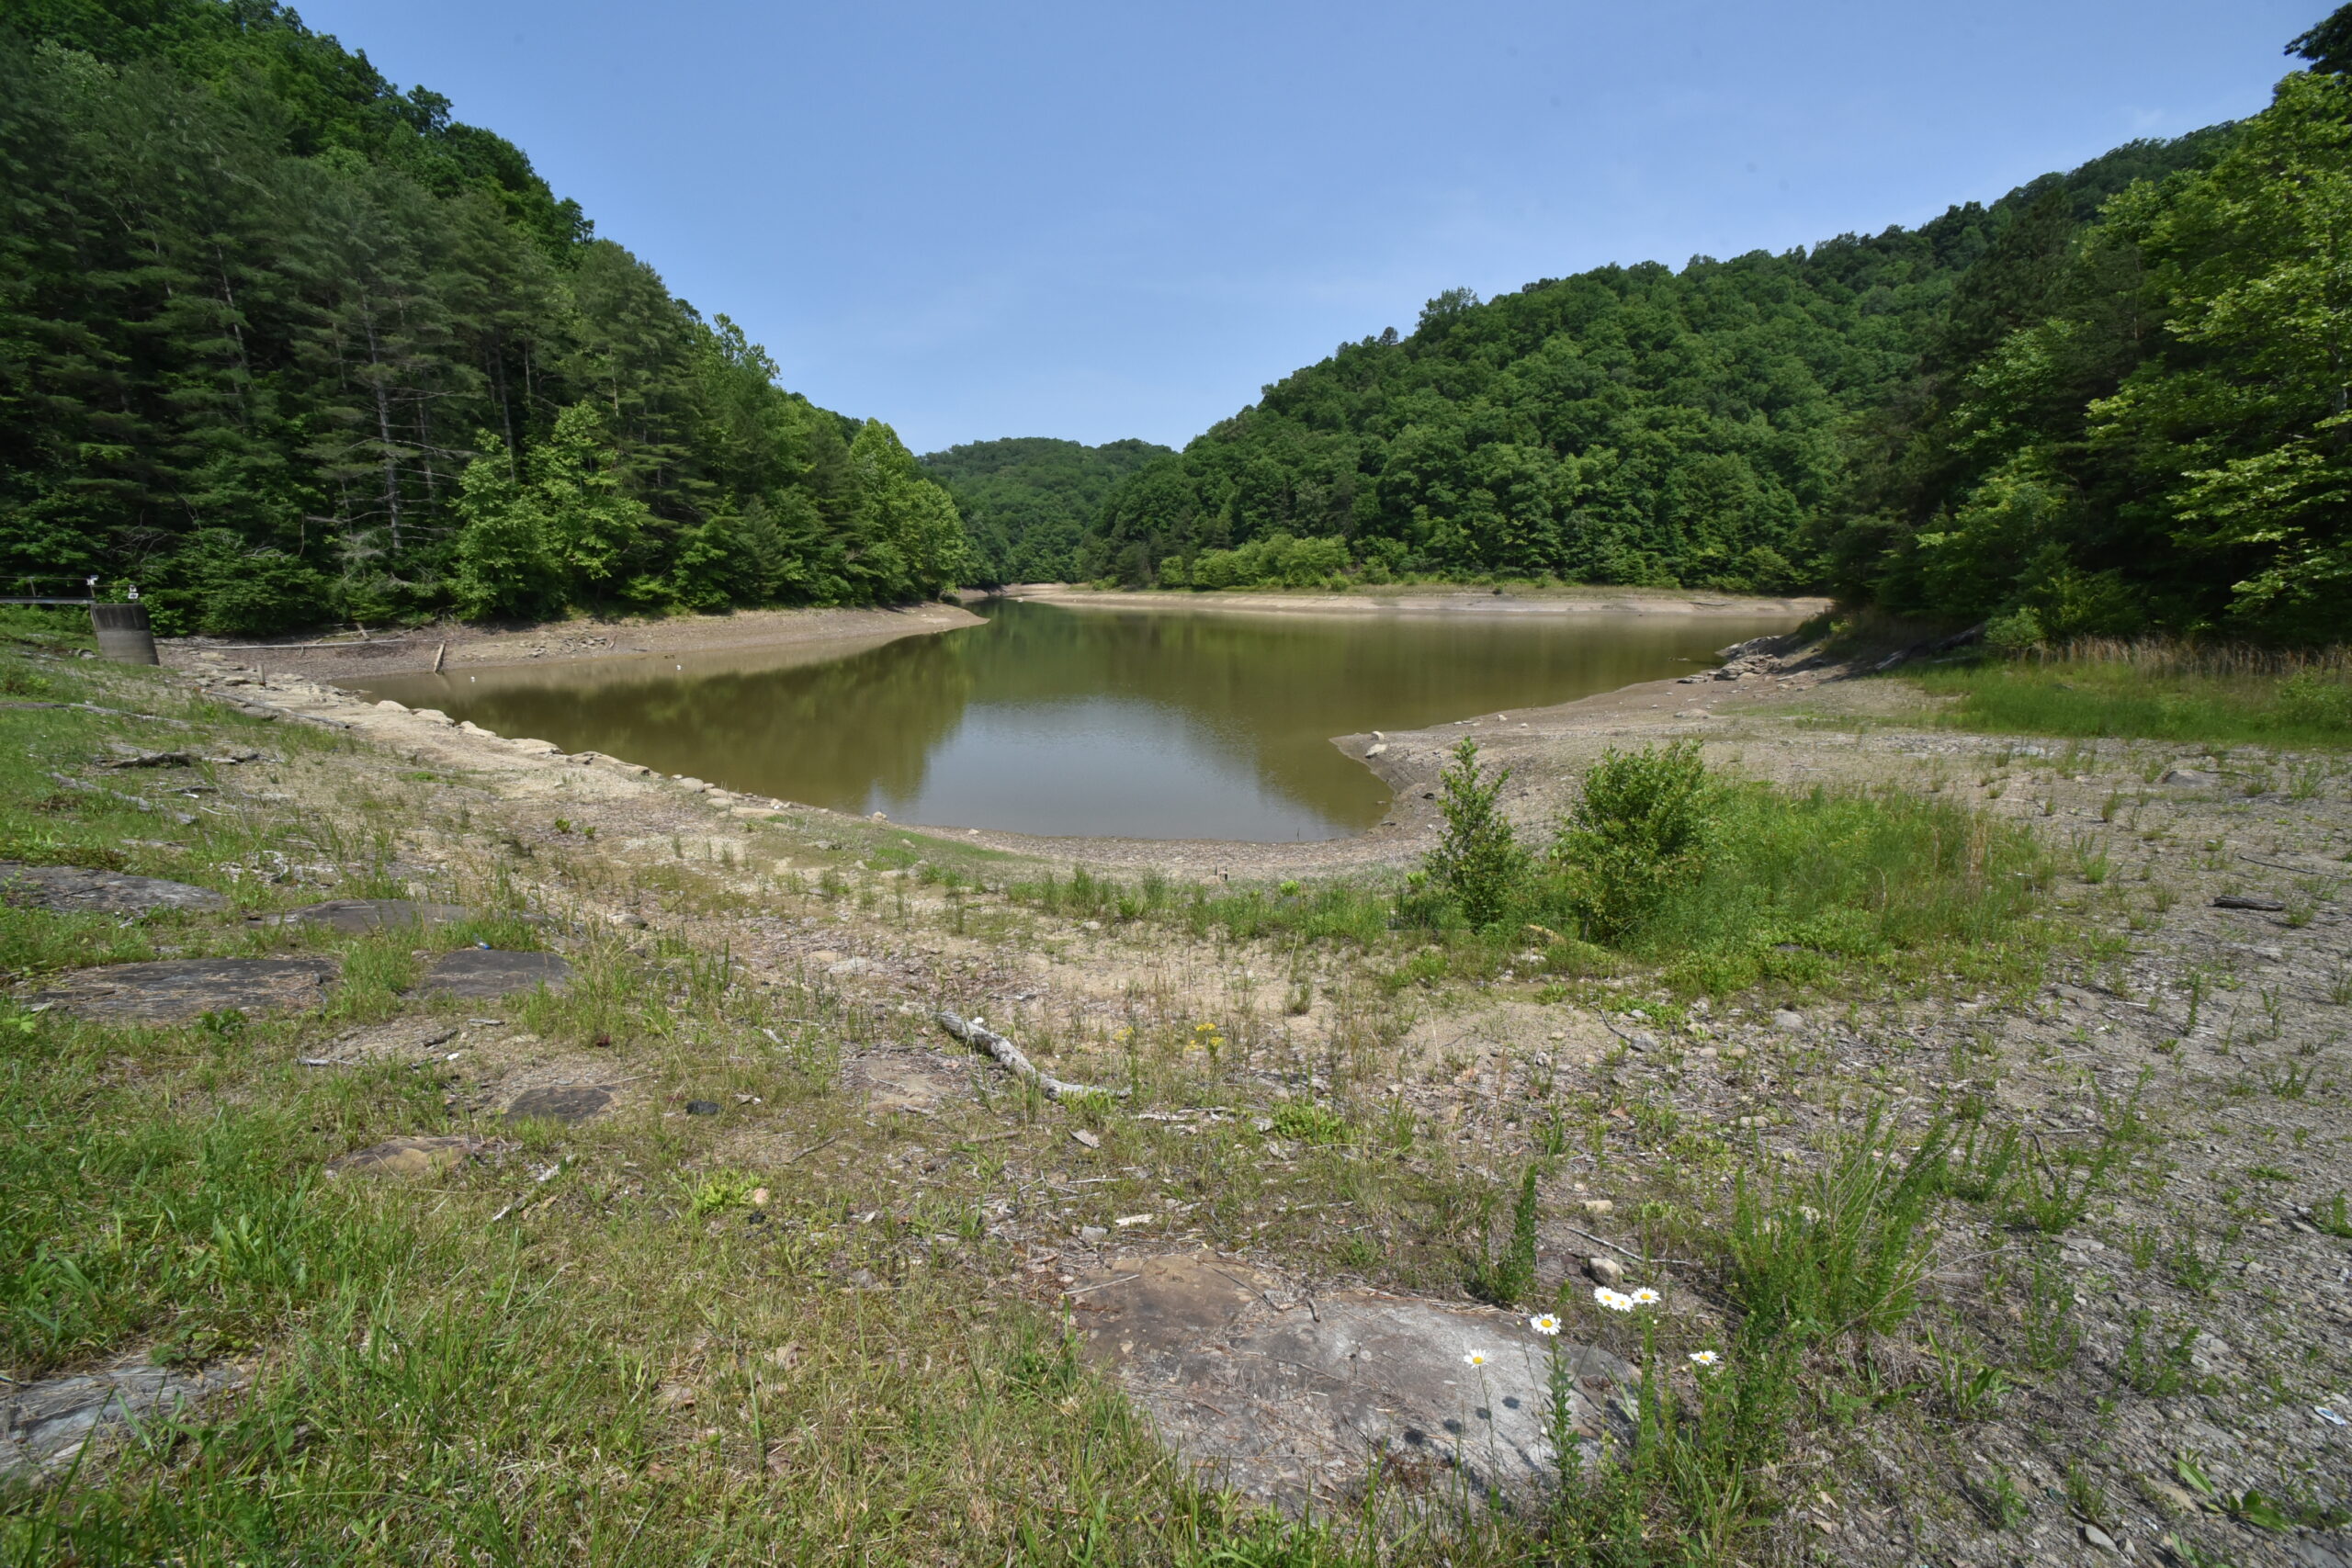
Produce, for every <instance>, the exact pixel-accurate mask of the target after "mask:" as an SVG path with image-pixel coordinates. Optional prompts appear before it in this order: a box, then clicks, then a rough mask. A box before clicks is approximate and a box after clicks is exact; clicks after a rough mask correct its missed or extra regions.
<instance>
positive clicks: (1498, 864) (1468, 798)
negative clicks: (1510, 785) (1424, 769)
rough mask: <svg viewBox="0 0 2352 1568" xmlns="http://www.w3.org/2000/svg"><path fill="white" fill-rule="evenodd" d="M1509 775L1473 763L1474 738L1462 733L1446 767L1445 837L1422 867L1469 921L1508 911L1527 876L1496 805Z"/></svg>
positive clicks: (1523, 857) (1489, 920)
mask: <svg viewBox="0 0 2352 1568" xmlns="http://www.w3.org/2000/svg"><path fill="white" fill-rule="evenodd" d="M1509 780H1510V769H1509V768H1504V769H1502V770H1500V771H1499V772H1498V773H1495V774H1494V775H1493V777H1491V778H1489V777H1487V775H1486V773H1484V771H1483V770H1482V769H1480V768H1479V766H1478V743H1477V742H1476V741H1475V740H1472V739H1469V738H1468V737H1467V736H1464V738H1463V740H1462V744H1460V745H1459V746H1456V747H1455V748H1454V749H1453V764H1452V765H1451V766H1450V767H1448V768H1447V769H1446V770H1445V779H1444V784H1443V790H1444V799H1443V802H1442V804H1443V807H1444V811H1445V836H1444V838H1443V839H1442V840H1440V841H1439V844H1438V847H1437V848H1436V849H1434V850H1432V851H1430V854H1429V858H1428V860H1427V861H1426V862H1425V863H1424V866H1425V869H1426V870H1427V872H1428V874H1429V881H1430V886H1431V887H1432V888H1433V889H1434V890H1435V891H1436V892H1437V893H1438V895H1439V896H1440V897H1443V898H1444V899H1446V900H1447V901H1448V902H1450V903H1452V904H1453V906H1454V907H1455V908H1459V909H1460V910H1461V911H1462V916H1463V919H1466V920H1468V921H1469V922H1470V923H1471V924H1472V925H1474V926H1479V927H1485V926H1490V925H1493V924H1494V923H1495V922H1496V921H1498V920H1499V919H1502V918H1503V917H1504V916H1505V915H1507V914H1509V913H1510V910H1511V907H1512V903H1513V900H1514V899H1515V898H1516V897H1517V896H1518V894H1519V892H1520V890H1521V887H1522V886H1524V884H1525V882H1526V880H1527V871H1528V853H1527V851H1526V849H1525V847H1524V846H1522V845H1521V843H1520V842H1519V840H1518V838H1517V837H1516V836H1515V835H1514V834H1513V832H1512V830H1511V825H1510V818H1507V817H1505V816H1504V815H1503V814H1502V810H1501V808H1500V801H1501V798H1502V792H1503V785H1504V784H1505V783H1506V782H1508V781H1509Z"/></svg>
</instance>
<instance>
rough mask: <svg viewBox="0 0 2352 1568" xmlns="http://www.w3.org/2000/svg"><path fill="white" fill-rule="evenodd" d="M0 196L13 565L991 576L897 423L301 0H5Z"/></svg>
mask: <svg viewBox="0 0 2352 1568" xmlns="http://www.w3.org/2000/svg"><path fill="white" fill-rule="evenodd" d="M0 202H5V203H6V212H7V222H6V225H5V228H0V573H5V574H6V575H9V576H15V575H16V574H19V573H21V574H27V575H28V576H49V577H59V576H62V577H71V578H74V579H77V580H78V578H79V577H81V576H82V575H84V574H85V573H96V574H99V575H101V576H104V577H107V578H109V579H119V580H125V579H127V580H131V581H137V582H138V583H139V584H140V586H141V588H142V590H143V591H145V592H146V596H147V597H148V598H149V600H150V602H151V603H152V604H154V605H155V606H156V608H157V611H158V614H159V620H160V622H161V624H163V625H164V626H166V627H167V628H169V629H185V628H192V627H198V626H200V627H203V628H205V629H209V630H215V631H230V632H260V631H268V630H275V629H278V628H282V627H286V626H296V625H301V624H306V623H314V622H318V621H322V620H325V619H329V618H335V617H347V618H357V619H361V620H385V619H397V618H412V617H422V616H427V615H435V614H440V613H445V612H451V611H455V612H458V613H461V614H466V615H515V614H548V613H555V612H558V611H560V610H562V609H564V608H566V607H569V606H574V605H596V606H610V607H619V608H629V609H640V610H665V609H671V608H681V607H693V608H718V607H723V606H725V605H728V604H763V603H822V604H837V603H870V602H875V601H886V600H898V599H905V598H909V597H913V596H921V595H928V594H932V593H935V592H938V591H939V590H940V589H942V588H944V587H945V586H948V585H950V584H952V583H954V582H955V581H956V580H957V579H958V578H959V577H961V576H963V575H965V574H966V573H967V571H968V570H970V568H969V565H968V559H967V547H966V544H965V540H964V536H963V531H962V528H961V525H960V524H959V523H958V521H957V518H956V512H955V508H954V504H953V502H951V501H950V500H949V499H948V497H947V496H946V494H945V493H944V491H941V490H940V489H939V488H938V487H937V486H936V485H934V484H933V483H931V482H930V481H929V480H928V479H925V478H924V477H923V476H922V472H921V470H920V469H919V468H918V467H917V465H916V463H915V461H914V459H913V457H912V456H911V455H910V454H909V453H908V452H907V450H906V449H905V447H904V446H901V445H900V444H899V441H898V439H897V437H896V436H895V435H894V434H891V432H890V431H889V429H888V426H886V425H882V424H879V423H858V422H856V421H853V420H848V419H844V418H842V416H840V415H837V414H832V413H829V412H825V411H823V410H821V409H818V408H816V407H814V406H813V405H811V404H810V403H809V402H808V400H806V399H803V398H800V397H797V396H795V395H793V394H790V393H787V392H785V391H784V390H782V389H780V388H778V387H777V385H776V384H775V375H776V371H775V365H774V363H773V362H772V361H770V360H769V359H768V357H767V356H766V355H765V354H764V353H763V352H762V351H761V350H760V348H759V347H758V346H757V345H755V344H750V343H748V342H747V341H746V340H745V339H744V337H743V334H742V333H741V332H740V331H739V330H738V329H737V328H736V327H735V326H734V325H733V324H732V323H731V322H729V321H728V320H727V318H726V317H724V316H719V317H717V318H715V319H710V320H706V319H705V318H704V317H703V316H701V315H700V314H699V313H698V312H696V311H695V310H694V309H693V308H692V307H690V306H688V305H687V304H686V303H685V302H684V301H683V300H680V299H675V298H674V297H673V296H672V295H671V294H670V293H669V291H668V290H667V289H666V288H664V287H663V286H662V280H661V279H660V278H659V277H658V276H656V275H655V274H654V273H653V272H652V271H651V270H650V268H648V267H647V266H645V265H643V264H642V263H640V262H639V261H638V260H637V259H636V258H635V257H633V256H631V255H630V254H628V252H627V251H626V250H624V249H622V248H621V247H620V246H618V245H616V244H614V243H610V242H608V241H603V240H596V239H593V238H591V237H590V229H589V225H588V224H587V222H586V221H585V220H584V219H583V218H582V216H581V215H580V213H579V211H578V209H577V208H576V207H574V206H572V205H571V204H570V203H568V202H562V201H558V200H556V199H555V198H554V197H553V196H552V195H551V194H550V193H549V192H548V189H547V186H546V185H545V183H544V182H543V181H541V180H540V179H539V178H538V177H537V175H536V174H535V173H534V172H533V171H532V169H531V166H530V164H529V162H528V160H527V159H526V158H525V157H524V156H523V154H522V153H521V152H518V151H517V150H516V149H515V148H514V147H513V146H512V145H510V144H509V143H507V142H505V141H503V140H501V139H499V138H498V137H496V136H494V135H492V134H491V133H489V132H487V131H483V130H477V129H475V128H472V127H468V126H464V125H459V124H457V123H455V122H453V121H452V120H451V119H450V118H449V115H448V105H447V101H446V100H444V99H442V98H439V97H438V96H435V95H434V94H431V93H429V92H426V91H424V90H423V89H417V90H414V91H412V92H410V93H407V94H405V95H403V94H401V93H398V92H397V91H395V90H394V88H393V87H392V86H391V85H390V83H388V82H386V81H385V80H384V79H383V78H382V77H381V76H380V75H379V73H376V72H375V70H374V69H373V68H372V67H371V66H369V65H368V62H367V61H366V59H365V58H364V56H359V55H355V54H352V53H350V52H348V51H345V50H344V49H343V48H342V47H341V46H340V45H338V44H337V43H336V42H335V41H334V39H329V38H324V37H322V36H320V35H317V34H313V33H311V32H310V31H308V30H307V29H306V28H303V27H302V25H301V23H300V20H299V19H298V18H297V17H295V16H294V14H293V13H292V12H290V11H288V10H286V9H284V8H282V7H280V6H277V5H276V4H274V3H272V0H104V3H98V0H8V3H7V4H6V6H0Z"/></svg>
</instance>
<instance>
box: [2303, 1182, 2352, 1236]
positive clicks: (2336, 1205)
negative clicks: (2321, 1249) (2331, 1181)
mask: <svg viewBox="0 0 2352 1568" xmlns="http://www.w3.org/2000/svg"><path fill="white" fill-rule="evenodd" d="M2312 1224H2314V1225H2317V1226H2318V1227H2319V1228H2320V1229H2321V1230H2322V1231H2324V1232H2325V1233H2326V1234H2327V1235H2332V1236H2335V1237H2337V1238H2339V1239H2340V1240H2344V1241H2352V1211H2347V1208H2346V1197H2345V1195H2344V1193H2343V1192H2342V1191H2341V1190H2339V1191H2338V1192H2337V1193H2336V1194H2335V1198H2334V1199H2332V1200H2330V1201H2328V1202H2326V1203H2324V1204H2321V1203H2314V1204H2312Z"/></svg>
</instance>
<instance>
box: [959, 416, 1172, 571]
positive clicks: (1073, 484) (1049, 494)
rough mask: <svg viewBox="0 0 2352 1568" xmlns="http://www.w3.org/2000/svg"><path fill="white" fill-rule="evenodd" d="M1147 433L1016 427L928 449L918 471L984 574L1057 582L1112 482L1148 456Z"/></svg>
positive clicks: (1074, 566) (1153, 449) (1075, 565)
mask: <svg viewBox="0 0 2352 1568" xmlns="http://www.w3.org/2000/svg"><path fill="white" fill-rule="evenodd" d="M1174 456H1175V454H1174V453H1173V452H1172V451H1170V449H1169V448H1168V447H1165V446H1154V445H1152V444H1151V443H1150V442H1148V441H1109V442H1105V443H1104V444H1103V445H1102V446H1080V445H1079V444H1078V443H1077V442H1075V441H1057V440H1054V439H1052V438H1051V437H1049V436H1042V435H1023V436H1014V437H1012V438H1010V439H1007V440H1003V441H974V442H970V443H967V445H965V446H951V447H949V448H948V449H947V450H946V451H944V452H933V453H932V454H931V455H930V456H929V457H924V458H923V459H922V467H923V470H924V472H926V473H927V474H929V475H930V476H931V478H932V479H935V480H937V481H938V482H939V483H941V484H943V485H944V486H946V487H947V491H948V493H950V494H951V495H953V496H955V498H956V508H957V510H958V511H960V512H961V513H963V516H964V528H965V531H966V533H967V534H968V535H969V536H970V537H971V540H972V544H973V547H974V550H975V552H976V553H977V554H978V557H979V559H980V562H981V565H982V567H983V569H984V571H985V574H986V579H985V580H986V581H990V582H1058V581H1066V580H1068V579H1069V578H1072V577H1076V576H1078V575H1079V556H1080V546H1081V544H1082V543H1083V541H1084V538H1085V536H1086V533H1087V531H1088V529H1089V528H1091V526H1092V525H1093V524H1094V522H1095V520H1096V519H1097V518H1099V517H1100V516H1101V515H1102V512H1103V499H1104V498H1105V497H1107V496H1108V495H1109V494H1110V493H1111V490H1112V487H1113V486H1114V485H1116V484H1117V483H1118V482H1119V481H1120V480H1121V479H1125V478H1126V477H1127V476H1128V475H1129V474H1132V473H1134V472H1135V471H1136V469H1138V468H1142V467H1143V466H1144V465H1145V464H1146V463H1148V462H1150V461H1151V460H1152V459H1153V458H1155V457H1174Z"/></svg>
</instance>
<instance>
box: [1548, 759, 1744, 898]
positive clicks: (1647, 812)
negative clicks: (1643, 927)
mask: <svg viewBox="0 0 2352 1568" xmlns="http://www.w3.org/2000/svg"><path fill="white" fill-rule="evenodd" d="M1713 799H1714V791H1713V788H1712V787H1711V785H1710V784H1709V781H1708V778H1707V766H1706V763H1705V762H1704V761H1702V760H1701V759H1700V756H1699V743H1698V742H1697V741H1695V740H1678V741H1675V742H1673V743H1672V744H1670V745H1668V746H1664V747H1648V746H1645V747H1644V748H1643V749H1642V750H1639V751H1634V752H1622V751H1619V750H1615V749H1614V748H1611V750H1609V751H1608V752H1606V753H1605V754H1603V756H1602V757H1601V759H1600V761H1598V762H1595V763H1594V764H1593V765H1592V766H1591V767H1590V768H1589V769H1588V770H1587V771H1586V773H1585V775H1584V781H1583V785H1582V788H1581V790H1580V792H1579V794H1578V797H1577V804H1576V806H1575V807H1573V808H1572V809H1571V810H1570V812H1569V814H1568V819H1567V822H1566V825H1565V826H1564V828H1563V830H1562V831H1561V833H1560V835H1559V837H1558V839H1557V840H1556V841H1555V844H1554V846H1553V850H1552V854H1553V858H1554V859H1555V861H1557V862H1558V863H1560V864H1561V865H1562V866H1563V867H1565V868H1566V872H1567V874H1568V875H1569V878H1570V880H1571V884H1572V886H1574V888H1575V889H1576V892H1575V894H1574V897H1575V898H1576V899H1577V905H1578V907H1579V909H1580V910H1581V912H1582V915H1583V924H1584V928H1585V932H1586V934H1587V935H1588V936H1589V937H1591V938H1593V939H1594V940H1595V941H1599V942H1612V941H1615V940H1617V939H1619V938H1621V937H1623V935H1624V934H1625V933H1626V932H1628V931H1631V930H1632V929H1633V928H1634V926H1635V925H1636V924H1637V923H1639V922H1640V920H1641V919H1643V918H1644V917H1645V916H1646V915H1647V914H1649V913H1650V912H1651V911H1652V910H1653V909H1655V908H1657V906H1658V904H1659V902H1660V901H1661V900H1662V899H1663V898H1665V897H1666V896H1667V895H1668V893H1670V892H1671V891H1673V890H1674V889H1675V888H1676V887H1679V886H1686V885H1687V884H1689V883H1690V882H1691V880H1692V879H1693V878H1695V877H1696V876H1697V875H1698V874H1700V873H1701V872H1702V870H1703V869H1704V867H1705V863H1706V853H1707V847H1708V841H1709V839H1710V837H1711V835H1712V834H1713V829H1714V826H1715V822H1714V813H1713Z"/></svg>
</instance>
